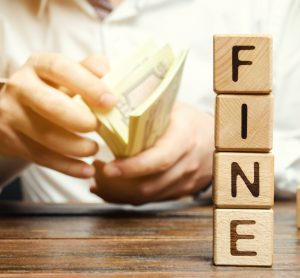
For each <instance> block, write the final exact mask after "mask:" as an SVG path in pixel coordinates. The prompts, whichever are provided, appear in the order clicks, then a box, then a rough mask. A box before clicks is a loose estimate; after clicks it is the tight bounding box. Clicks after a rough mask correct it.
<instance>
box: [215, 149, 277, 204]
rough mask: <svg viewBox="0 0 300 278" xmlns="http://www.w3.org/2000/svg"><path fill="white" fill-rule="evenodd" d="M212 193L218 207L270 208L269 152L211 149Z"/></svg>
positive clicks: (271, 173) (271, 168) (271, 159)
mask: <svg viewBox="0 0 300 278" xmlns="http://www.w3.org/2000/svg"><path fill="white" fill-rule="evenodd" d="M213 196H214V203H215V205H216V206H217V207H218V208H271V207H272V206H273V204H274V157H273V154H271V153H238V152H220V153H215V154H214V181H213Z"/></svg>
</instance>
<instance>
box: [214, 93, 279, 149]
mask: <svg viewBox="0 0 300 278" xmlns="http://www.w3.org/2000/svg"><path fill="white" fill-rule="evenodd" d="M272 132H273V96H272V95H218V96H217V99H216V113H215V145H216V149H217V150H218V151H232V150H234V151H254V152H268V151H270V150H271V149H272V138H273V137H272Z"/></svg>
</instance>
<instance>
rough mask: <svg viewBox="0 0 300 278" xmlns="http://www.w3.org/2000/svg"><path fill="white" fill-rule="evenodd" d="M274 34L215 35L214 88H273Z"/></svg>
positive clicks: (258, 90)
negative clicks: (270, 35) (272, 36)
mask: <svg viewBox="0 0 300 278" xmlns="http://www.w3.org/2000/svg"><path fill="white" fill-rule="evenodd" d="M271 69H272V38H271V37H269V36H264V35H216V36H214V90H215V92H217V93H230V94H237V93H243V94H245V93H252V94H253V93H256V94H266V93H269V92H271V90H272V70H271Z"/></svg>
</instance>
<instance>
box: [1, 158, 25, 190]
mask: <svg viewBox="0 0 300 278" xmlns="http://www.w3.org/2000/svg"><path fill="white" fill-rule="evenodd" d="M28 165H29V162H28V161H25V160H21V159H17V158H12V157H5V156H1V155H0V190H1V189H2V188H3V187H4V186H5V185H7V184H8V183H9V182H11V181H12V180H13V179H15V178H16V177H17V176H18V174H19V173H20V172H21V171H22V170H23V169H24V168H26V167H27V166H28Z"/></svg>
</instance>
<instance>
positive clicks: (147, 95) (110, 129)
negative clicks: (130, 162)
mask: <svg viewBox="0 0 300 278" xmlns="http://www.w3.org/2000/svg"><path fill="white" fill-rule="evenodd" d="M186 56H187V50H182V51H181V52H180V53H179V54H178V55H177V56H175V55H174V53H173V50H172V49H171V47H170V46H169V45H165V46H163V47H156V46H155V44H154V43H147V44H146V45H144V46H142V47H141V48H140V49H138V50H137V51H136V52H135V53H134V54H133V55H131V56H130V57H129V58H128V59H126V61H124V62H123V63H121V64H120V65H119V66H118V67H116V68H115V69H112V70H111V71H110V72H109V73H108V74H107V75H105V77H104V78H102V81H103V82H104V84H105V85H106V86H107V87H108V88H109V89H110V91H111V92H112V93H113V94H115V95H116V96H117V99H118V103H117V105H116V106H115V107H114V108H113V109H112V110H110V111H108V112H105V111H101V110H96V109H93V112H94V113H95V115H96V116H97V118H98V120H99V121H100V122H101V125H100V128H99V131H98V133H99V134H100V136H101V137H102V138H103V140H104V141H105V142H106V144H107V145H108V146H109V148H110V149H111V151H112V152H113V154H114V155H115V157H116V158H122V157H128V156H133V155H136V154H138V153H139V152H141V151H143V150H145V149H147V148H150V147H152V146H153V145H154V144H155V142H156V141H157V139H159V138H160V137H161V136H162V134H163V133H164V131H165V130H166V128H167V126H168V122H169V118H170V113H171V110H172V107H173V104H174V101H175V98H176V94H177V91H178V88H179V84H180V79H181V75H182V70H183V66H184V62H185V59H186Z"/></svg>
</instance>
